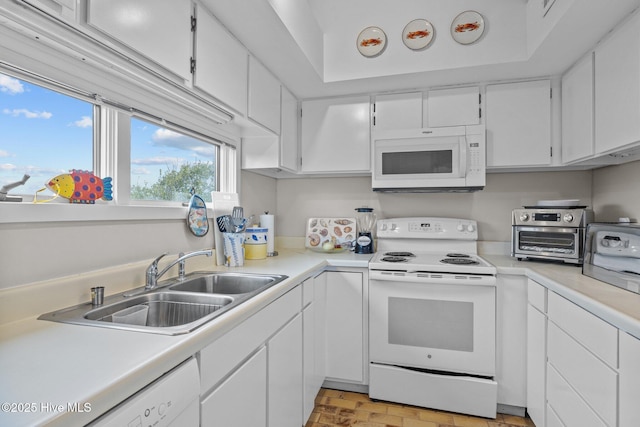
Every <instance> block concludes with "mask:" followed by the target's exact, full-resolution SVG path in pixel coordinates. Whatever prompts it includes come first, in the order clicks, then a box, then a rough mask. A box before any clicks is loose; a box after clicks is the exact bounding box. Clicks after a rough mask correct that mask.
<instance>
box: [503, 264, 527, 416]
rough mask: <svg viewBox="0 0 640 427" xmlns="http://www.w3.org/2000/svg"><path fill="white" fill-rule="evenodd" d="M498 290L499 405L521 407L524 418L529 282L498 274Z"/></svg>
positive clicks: (522, 278)
mask: <svg viewBox="0 0 640 427" xmlns="http://www.w3.org/2000/svg"><path fill="white" fill-rule="evenodd" d="M496 291H497V292H496V298H497V303H496V309H497V313H496V348H497V350H496V382H497V383H498V404H499V405H507V406H510V407H515V408H519V410H520V408H521V410H522V412H523V414H521V415H524V408H525V407H526V406H527V393H526V391H527V390H526V383H527V365H526V361H527V310H526V307H527V279H526V277H524V276H519V275H508V274H498V276H497V283H496ZM515 408H512V410H515Z"/></svg>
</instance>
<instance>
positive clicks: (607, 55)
mask: <svg viewBox="0 0 640 427" xmlns="http://www.w3.org/2000/svg"><path fill="white" fill-rule="evenodd" d="M639 25H640V14H635V15H634V16H633V17H632V18H631V19H630V20H629V21H628V22H626V23H625V24H624V25H623V26H621V27H620V28H619V29H618V30H617V31H616V32H614V33H613V34H611V36H610V37H609V38H608V39H606V40H605V41H603V42H602V43H601V44H600V45H599V46H597V47H596V50H595V98H596V106H595V121H596V123H595V129H596V130H595V150H596V154H599V153H604V152H608V151H612V150H615V149H617V148H621V147H624V146H625V145H628V144H632V143H634V142H637V141H640V120H638V118H639V117H640V97H639V96H638V94H639V93H640V35H639V34H638V26H639Z"/></svg>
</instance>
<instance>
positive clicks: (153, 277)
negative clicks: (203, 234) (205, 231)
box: [145, 249, 213, 289]
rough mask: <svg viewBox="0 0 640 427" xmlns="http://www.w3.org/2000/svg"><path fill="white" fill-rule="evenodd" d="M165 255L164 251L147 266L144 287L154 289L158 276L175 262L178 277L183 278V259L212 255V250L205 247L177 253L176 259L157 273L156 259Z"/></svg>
mask: <svg viewBox="0 0 640 427" xmlns="http://www.w3.org/2000/svg"><path fill="white" fill-rule="evenodd" d="M165 255H166V253H165V254H163V255H160V256H159V257H158V258H156V259H155V260H154V261H153V262H152V263H151V265H150V266H149V267H148V268H147V274H146V284H145V289H155V288H156V287H157V286H158V279H160V277H162V276H163V275H164V274H165V273H166V272H167V271H169V270H170V269H171V268H172V267H173V266H174V265H176V264H179V266H178V277H179V278H180V279H182V278H184V274H185V273H184V271H185V268H184V265H185V260H187V259H188V258H191V257H194V256H199V255H205V256H208V257H210V256H211V255H213V250H211V249H206V250H202V251H194V252H189V253H186V254H185V253H182V252H181V253H180V254H179V255H178V259H176V260H175V261H173V262H171V263H170V264H169V265H168V266H166V267H165V268H164V269H163V270H162V271H160V272H159V273H158V261H159V260H160V258H162V257H163V256H165Z"/></svg>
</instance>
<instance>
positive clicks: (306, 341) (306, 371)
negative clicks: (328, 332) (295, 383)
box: [302, 303, 318, 425]
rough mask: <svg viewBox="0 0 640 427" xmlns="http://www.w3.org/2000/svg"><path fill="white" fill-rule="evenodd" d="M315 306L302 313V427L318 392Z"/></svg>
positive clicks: (310, 306)
mask: <svg viewBox="0 0 640 427" xmlns="http://www.w3.org/2000/svg"><path fill="white" fill-rule="evenodd" d="M315 309H316V306H315V303H311V304H309V305H308V306H307V307H306V308H305V309H304V311H303V312H302V346H303V351H302V367H303V390H302V398H303V403H302V408H303V409H302V420H303V423H302V424H303V425H304V424H305V423H306V422H307V420H308V419H309V416H311V412H313V408H314V406H315V405H314V404H315V398H316V395H317V394H318V390H316V388H315V358H316V346H315V341H316V310H315Z"/></svg>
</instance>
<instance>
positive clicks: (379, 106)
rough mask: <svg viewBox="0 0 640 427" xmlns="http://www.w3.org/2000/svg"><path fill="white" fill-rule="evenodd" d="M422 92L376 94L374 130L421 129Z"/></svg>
mask: <svg viewBox="0 0 640 427" xmlns="http://www.w3.org/2000/svg"><path fill="white" fill-rule="evenodd" d="M421 127H422V92H411V93H393V94H388V95H376V97H375V99H374V103H373V126H372V130H373V131H375V132H377V131H385V130H395V129H420V128H421Z"/></svg>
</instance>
